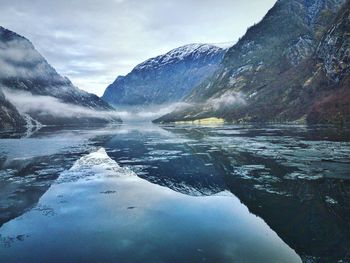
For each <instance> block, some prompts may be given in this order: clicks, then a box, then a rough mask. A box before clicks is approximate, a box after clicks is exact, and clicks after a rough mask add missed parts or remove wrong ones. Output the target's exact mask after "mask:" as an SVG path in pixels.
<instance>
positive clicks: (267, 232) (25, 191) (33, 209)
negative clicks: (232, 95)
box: [0, 125, 350, 262]
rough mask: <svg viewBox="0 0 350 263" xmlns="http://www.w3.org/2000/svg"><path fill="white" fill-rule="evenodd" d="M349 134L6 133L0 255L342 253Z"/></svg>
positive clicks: (283, 256)
mask: <svg viewBox="0 0 350 263" xmlns="http://www.w3.org/2000/svg"><path fill="white" fill-rule="evenodd" d="M349 134H350V133H349V130H346V129H343V130H337V129H334V128H329V127H328V128H327V127H306V126H267V127H256V126H233V125H221V126H211V127H210V126H209V127H204V126H165V127H158V126H153V125H142V126H137V125H135V126H133V125H122V126H120V127H115V128H106V129H99V130H93V129H91V130H65V131H62V130H61V131H55V130H45V129H43V130H41V131H39V132H37V133H35V134H33V135H31V136H30V137H29V138H20V137H21V135H18V138H8V137H9V136H6V135H4V136H3V137H4V139H0V165H1V166H0V167H1V171H0V190H1V191H0V196H1V199H0V209H1V216H0V220H1V221H0V224H3V225H2V227H1V228H0V235H1V237H0V243H1V244H0V256H1V257H2V258H6V262H23V260H24V259H26V262H37V260H38V258H40V259H41V260H44V259H45V260H46V261H50V262H63V261H64V260H66V261H67V260H68V262H77V260H78V259H79V260H82V261H84V259H85V261H86V260H89V262H90V261H91V262H101V260H102V261H104V262H114V261H115V260H117V261H118V260H119V261H121V262H138V261H142V262H157V261H159V262H180V261H182V262H184V261H187V262H202V261H207V262H257V261H259V262H301V260H300V258H302V260H303V261H304V262H308V261H309V262H337V261H338V260H340V259H343V260H349V247H350V226H349V222H350V201H349V200H350V198H349V197H350V184H349V179H350V177H349V174H350V160H349V156H350V138H349ZM6 137H7V138H6ZM98 149H100V150H99V151H98ZM104 149H105V150H104ZM96 153H97V157H96V156H95V157H96V158H92V159H91V160H90V161H91V162H90V163H89V162H88V163H85V164H84V160H86V159H89V158H90V157H94V154H95V155H96ZM98 153H99V154H100V155H98ZM98 157H100V158H98ZM101 160H102V161H101ZM79 164H80V165H79ZM118 174H119V176H116V175H118ZM121 174H123V175H125V174H127V175H128V176H120V175H121ZM57 178H58V179H57ZM62 178H63V179H62ZM74 178H75V180H73V179H74ZM147 181H148V182H147ZM241 202H242V203H241ZM255 215H257V216H258V217H256V216H255ZM259 217H260V218H259ZM265 222H266V223H265ZM42 226H45V227H42ZM42 244H45V246H44V247H43V245H42ZM72 244H73V245H72ZM88 250H91V252H88ZM63 251H64V253H63ZM296 253H297V254H298V255H299V256H298V255H297V254H296ZM14 255H16V257H15V256H14ZM19 255H20V256H19ZM45 260H44V261H45Z"/></svg>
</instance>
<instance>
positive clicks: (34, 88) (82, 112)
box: [0, 27, 120, 127]
mask: <svg viewBox="0 0 350 263" xmlns="http://www.w3.org/2000/svg"><path fill="white" fill-rule="evenodd" d="M0 90H2V92H1V93H0V116H1V121H2V123H3V124H2V126H6V127H11V126H12V127H15V126H17V124H21V123H23V120H24V117H23V116H25V118H26V119H28V116H29V117H30V118H33V119H35V120H37V121H39V122H40V123H42V124H60V125H76V124H82V123H85V124H87V123H91V122H99V123H104V122H108V121H111V120H114V121H119V120H120V119H119V118H117V117H116V116H114V114H113V113H112V111H113V108H112V107H111V106H110V105H108V104H107V103H106V102H104V101H103V100H101V99H100V98H99V97H97V96H96V95H93V94H89V93H87V92H85V91H82V90H80V89H78V88H76V87H75V86H74V85H73V84H72V83H71V82H70V80H69V79H68V78H65V77H62V76H60V75H59V74H58V73H57V72H56V70H55V69H54V68H53V67H52V66H50V65H49V63H48V62H47V61H46V60H45V59H44V57H43V56H42V55H41V54H40V53H39V52H38V51H37V50H36V49H35V48H34V46H33V44H32V43H31V42H30V41H29V40H28V39H26V38H24V37H22V36H20V35H18V34H16V33H15V32H12V31H10V30H7V29H5V28H3V27H0ZM5 97H6V98H5ZM15 108H16V109H17V110H15ZM95 112H96V113H95ZM106 112H108V114H109V115H108V114H107V115H108V116H107V115H106V116H104V113H106ZM19 113H20V114H21V115H22V118H21V119H22V120H20V118H19V116H18V114H19ZM3 116H5V117H3ZM11 119H12V120H11ZM15 120H17V121H15ZM4 123H6V125H4Z"/></svg>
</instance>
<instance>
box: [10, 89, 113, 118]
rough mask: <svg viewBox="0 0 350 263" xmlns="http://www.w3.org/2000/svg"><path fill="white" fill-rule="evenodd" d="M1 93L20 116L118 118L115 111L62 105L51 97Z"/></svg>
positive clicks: (22, 92)
mask: <svg viewBox="0 0 350 263" xmlns="http://www.w3.org/2000/svg"><path fill="white" fill-rule="evenodd" d="M3 93H4V94H5V97H6V99H7V100H8V101H10V102H11V103H12V104H13V105H14V106H15V107H16V108H17V110H18V111H19V112H20V113H21V114H26V113H31V112H36V113H38V112H39V113H40V114H42V115H51V116H54V117H64V118H71V117H74V118H76V117H78V118H84V117H85V118H87V117H89V118H102V119H114V118H118V117H120V116H119V115H118V112H116V111H98V110H95V109H92V108H87V107H83V106H78V105H73V104H69V103H64V102H62V101H61V100H59V99H58V98H55V97H51V96H41V95H33V94H32V93H30V92H26V91H11V90H9V89H3Z"/></svg>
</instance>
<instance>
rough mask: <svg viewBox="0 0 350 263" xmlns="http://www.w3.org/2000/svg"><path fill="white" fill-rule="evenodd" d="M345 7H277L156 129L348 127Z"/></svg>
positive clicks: (289, 1) (323, 3)
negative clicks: (190, 124)
mask: <svg viewBox="0 0 350 263" xmlns="http://www.w3.org/2000/svg"><path fill="white" fill-rule="evenodd" d="M349 14H350V4H349V2H347V1H345V0H279V1H277V2H276V4H275V5H274V6H273V8H272V9H271V10H270V11H269V12H268V13H267V15H266V16H265V17H264V18H263V20H262V21H261V22H260V23H258V24H256V25H254V26H252V27H251V28H249V29H248V31H247V33H246V34H245V35H244V36H243V37H242V38H241V39H240V40H239V41H238V43H237V44H235V45H234V46H233V47H232V48H230V49H229V50H228V51H227V53H226V54H225V57H224V59H223V61H222V63H221V64H220V66H219V69H218V70H217V71H216V72H215V73H214V74H213V76H212V77H211V78H209V79H208V80H206V81H204V82H203V83H201V84H200V85H198V86H197V87H196V88H194V89H193V91H192V92H191V93H190V94H189V95H188V96H187V97H186V98H185V100H184V101H185V102H186V103H187V106H185V107H182V108H177V109H176V110H175V111H174V112H172V113H170V114H167V115H165V116H163V117H161V118H160V119H158V120H156V122H174V121H193V120H198V119H205V118H212V117H215V118H220V119H224V120H225V121H233V122H270V121H282V122H286V121H300V122H307V123H344V122H349V121H350V107H349V105H350V79H349V67H350V60H349V59H350V57H349V55H350V51H349V50H350V46H349V44H350V38H349V32H350V19H349V17H350V16H349Z"/></svg>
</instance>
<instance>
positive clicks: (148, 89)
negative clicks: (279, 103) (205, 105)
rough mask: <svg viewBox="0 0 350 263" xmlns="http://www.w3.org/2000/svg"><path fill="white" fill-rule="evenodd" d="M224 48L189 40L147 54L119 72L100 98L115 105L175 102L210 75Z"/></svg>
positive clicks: (222, 54)
mask: <svg viewBox="0 0 350 263" xmlns="http://www.w3.org/2000/svg"><path fill="white" fill-rule="evenodd" d="M225 52H226V50H225V49H222V48H219V47H217V46H213V45H208V44H190V45H186V46H183V47H179V48H176V49H174V50H171V51H170V52H168V53H166V54H164V55H160V56H157V57H155V58H151V59H148V60H146V61H145V62H143V63H141V64H140V65H138V66H136V67H135V68H134V69H133V70H132V71H131V72H130V73H129V74H128V75H126V76H119V77H118V78H117V79H116V80H115V81H114V83H112V84H111V85H110V86H109V87H108V88H107V89H106V91H105V93H104V95H103V97H102V99H103V100H105V101H106V102H108V103H110V104H111V105H115V106H136V105H138V106H139V105H142V106H145V105H160V104H165V103H171V102H178V101H180V100H182V99H183V98H184V97H185V96H187V95H188V94H189V93H190V92H191V91H192V89H193V88H194V87H195V86H197V85H199V84H200V83H201V82H203V81H204V80H205V79H207V78H209V77H211V76H212V74H213V73H214V72H215V71H216V70H217V69H218V65H219V64H220V62H221V61H222V58H223V56H224V54H225Z"/></svg>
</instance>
